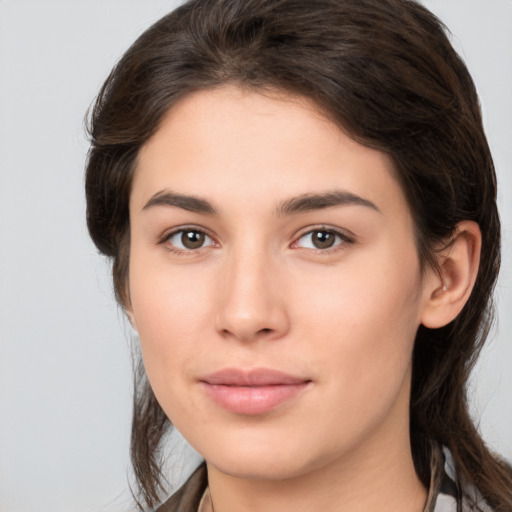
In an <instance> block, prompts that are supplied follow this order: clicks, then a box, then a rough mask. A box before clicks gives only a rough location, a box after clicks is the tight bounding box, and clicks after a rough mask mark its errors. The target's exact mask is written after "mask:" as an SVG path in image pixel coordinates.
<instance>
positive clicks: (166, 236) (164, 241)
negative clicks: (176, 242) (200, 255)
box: [157, 224, 218, 254]
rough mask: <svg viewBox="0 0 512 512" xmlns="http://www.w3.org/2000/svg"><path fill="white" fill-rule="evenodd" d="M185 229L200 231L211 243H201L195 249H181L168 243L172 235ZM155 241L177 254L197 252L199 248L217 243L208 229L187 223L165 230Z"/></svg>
mask: <svg viewBox="0 0 512 512" xmlns="http://www.w3.org/2000/svg"><path fill="white" fill-rule="evenodd" d="M186 231H197V232H198V233H202V234H204V235H205V236H206V237H208V238H209V239H210V240H211V241H212V242H213V243H212V244H208V245H203V246H201V247H198V248H197V249H181V248H179V247H175V246H173V245H172V244H170V242H169V240H170V239H171V238H172V237H173V236H175V235H177V234H179V233H183V232H186ZM157 243H158V244H159V245H166V248H167V250H169V251H171V252H175V253H178V254H194V253H197V252H198V251H200V250H201V249H205V248H207V247H214V246H216V245H218V243H217V241H216V240H215V238H214V237H213V235H211V234H210V233H209V232H208V230H206V229H204V228H202V227H199V226H194V225H190V224H187V225H185V226H177V227H175V228H172V229H171V230H168V231H166V232H165V233H164V234H163V235H162V236H161V237H159V239H158V241H157Z"/></svg>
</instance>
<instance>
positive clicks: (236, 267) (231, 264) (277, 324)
mask: <svg viewBox="0 0 512 512" xmlns="http://www.w3.org/2000/svg"><path fill="white" fill-rule="evenodd" d="M277 265H278V262H277V261H276V259H275V257H273V255H272V251H270V250H269V249H268V247H267V246H266V245H265V244H264V243H258V241H257V240H256V239H255V238H252V239H246V240H245V241H243V242H242V243H240V244H237V245H236V246H234V247H232V249H231V251H229V254H228V255H227V258H226V260H225V262H224V269H223V272H221V275H220V276H219V278H220V280H221V282H219V286H220V288H221V289H222V294H221V296H222V300H221V301H220V303H219V310H218V325H217V328H218V330H219V331H220V332H221V333H222V334H223V335H225V336H227V335H230V336H233V337H235V338H237V339H240V340H245V341H248V340H251V339H255V338H261V337H262V336H266V337H277V336H280V335H282V334H283V333H284V332H285V331H286V329H287V325H288V318H287V313H286V311H285V308H284V304H283V303H282V301H281V300H280V294H279V293H278V289H279V283H278V282H277V277H278V276H277V274H279V272H278V269H277V268H276V267H277Z"/></svg>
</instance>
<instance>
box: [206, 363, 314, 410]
mask: <svg viewBox="0 0 512 512" xmlns="http://www.w3.org/2000/svg"><path fill="white" fill-rule="evenodd" d="M199 382H200V384H201V385H202V386H203V389H204V391H205V393H206V395H207V396H208V397H209V398H211V399H212V400H213V401H214V402H215V403H216V404H217V405H219V406H220V407H222V408H223V409H226V410H227V411H229V412H232V413H235V414H243V415H257V414H264V413H266V412H270V411H271V410H273V409H275V408H277V407H279V406H280V405H282V404H284V403H285V402H288V401H290V400H292V399H294V398H295V397H297V395H299V394H300V393H301V392H302V391H304V390H305V389H306V388H308V387H309V386H310V384H311V383H312V381H311V379H307V378H304V377H298V376H294V375H290V374H287V373H284V372H281V371H278V370H272V369H267V368H256V369H252V370H242V369H237V368H226V369H224V370H221V371H220V372H215V373H212V374H210V375H207V376H205V377H203V378H201V379H200V380H199Z"/></svg>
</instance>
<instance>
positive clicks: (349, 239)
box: [291, 225, 355, 253]
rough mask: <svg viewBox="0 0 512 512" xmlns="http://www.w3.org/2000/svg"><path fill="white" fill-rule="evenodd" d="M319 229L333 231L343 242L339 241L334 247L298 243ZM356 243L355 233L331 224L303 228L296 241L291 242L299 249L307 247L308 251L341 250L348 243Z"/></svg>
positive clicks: (292, 245)
mask: <svg viewBox="0 0 512 512" xmlns="http://www.w3.org/2000/svg"><path fill="white" fill-rule="evenodd" d="M318 231H325V232H327V233H332V234H333V235H335V236H337V237H339V238H340V239H341V243H337V244H335V245H333V246H332V247H328V248H326V249H320V248H308V247H300V246H299V245H298V242H299V240H300V239H301V238H303V237H305V236H307V235H311V234H312V233H315V232H318ZM353 243H355V235H353V234H352V233H350V232H347V231H346V230H342V229H340V228H334V227H330V226H325V225H320V226H310V227H308V228H306V229H305V230H303V231H302V232H301V233H299V234H298V235H297V236H296V237H295V239H294V242H293V243H292V244H291V247H292V248H298V249H305V250H308V251H315V252H319V253H328V252H333V251H336V250H340V249H342V248H344V246H345V245H346V244H353Z"/></svg>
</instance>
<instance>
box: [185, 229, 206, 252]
mask: <svg viewBox="0 0 512 512" xmlns="http://www.w3.org/2000/svg"><path fill="white" fill-rule="evenodd" d="M204 239H205V235H204V233H201V232H200V231H183V233H182V234H181V243H182V244H183V246H184V247H186V248H187V249H199V247H202V245H203V244H204Z"/></svg>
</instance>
